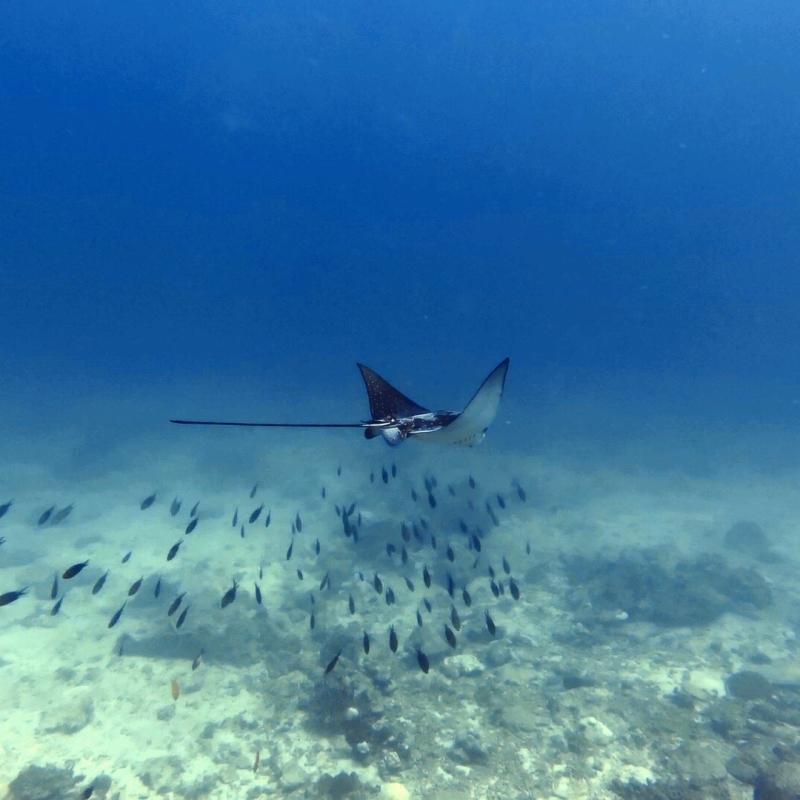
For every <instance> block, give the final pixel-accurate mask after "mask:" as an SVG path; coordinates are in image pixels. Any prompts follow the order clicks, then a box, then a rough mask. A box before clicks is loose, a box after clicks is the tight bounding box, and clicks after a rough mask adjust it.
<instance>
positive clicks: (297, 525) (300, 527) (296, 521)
mask: <svg viewBox="0 0 800 800" xmlns="http://www.w3.org/2000/svg"><path fill="white" fill-rule="evenodd" d="M294 526H295V528H297V532H298V533H302V532H303V520H302V519H300V512H299V511H298V512H297V515H296V516H295V518H294Z"/></svg>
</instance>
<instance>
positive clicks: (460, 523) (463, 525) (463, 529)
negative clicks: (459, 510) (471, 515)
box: [458, 519, 469, 533]
mask: <svg viewBox="0 0 800 800" xmlns="http://www.w3.org/2000/svg"><path fill="white" fill-rule="evenodd" d="M458 527H459V528H460V530H461V533H466V532H467V531H468V530H469V528H468V527H467V523H466V522H464V520H463V519H460V520H459V521H458Z"/></svg>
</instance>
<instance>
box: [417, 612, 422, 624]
mask: <svg viewBox="0 0 800 800" xmlns="http://www.w3.org/2000/svg"><path fill="white" fill-rule="evenodd" d="M417 625H419V627H420V628H421V627H422V614H420V613H419V609H417Z"/></svg>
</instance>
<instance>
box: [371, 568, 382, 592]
mask: <svg viewBox="0 0 800 800" xmlns="http://www.w3.org/2000/svg"><path fill="white" fill-rule="evenodd" d="M372 585H373V586H374V587H375V591H376V592H377V593H378V594H381V593H382V592H383V581H382V580H381V579H380V578H379V577H378V573H377V572H376V573H375V577H374V578H373V579H372Z"/></svg>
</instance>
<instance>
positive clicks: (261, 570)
mask: <svg viewBox="0 0 800 800" xmlns="http://www.w3.org/2000/svg"><path fill="white" fill-rule="evenodd" d="M258 579H259V580H263V579H264V567H263V566H262V565H261V564H259V565H258Z"/></svg>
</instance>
